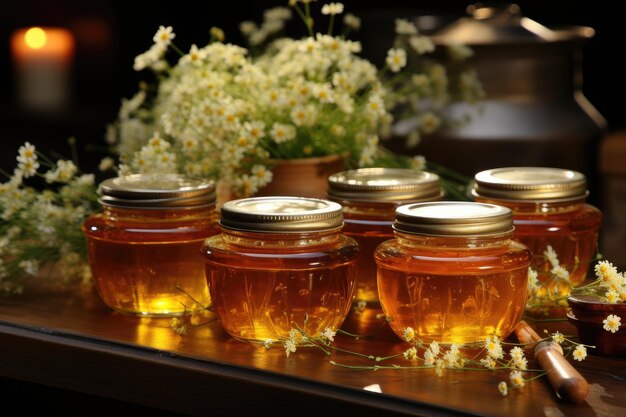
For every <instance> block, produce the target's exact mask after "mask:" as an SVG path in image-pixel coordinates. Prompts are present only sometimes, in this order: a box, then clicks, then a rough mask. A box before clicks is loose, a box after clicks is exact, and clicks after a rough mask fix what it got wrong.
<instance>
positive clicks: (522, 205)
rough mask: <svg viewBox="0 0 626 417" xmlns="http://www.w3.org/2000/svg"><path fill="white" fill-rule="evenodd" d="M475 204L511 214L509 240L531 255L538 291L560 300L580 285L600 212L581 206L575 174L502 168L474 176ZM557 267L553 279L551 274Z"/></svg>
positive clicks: (581, 189)
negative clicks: (512, 227)
mask: <svg viewBox="0 0 626 417" xmlns="http://www.w3.org/2000/svg"><path fill="white" fill-rule="evenodd" d="M474 179H475V184H474V187H473V189H472V195H473V197H474V200H475V201H478V202H485V203H493V204H500V205H503V206H506V207H508V208H510V209H511V210H512V211H513V222H514V224H515V232H514V237H515V239H517V240H519V241H520V242H522V243H523V244H525V245H526V246H528V247H529V248H530V250H531V251H532V253H533V263H532V268H533V269H535V270H536V271H537V273H538V279H539V281H540V282H541V283H542V284H543V286H544V288H542V289H541V291H550V292H552V291H554V289H555V288H556V289H557V291H558V292H559V293H560V294H561V295H567V294H568V293H569V290H570V287H571V285H573V286H578V285H580V284H581V283H582V282H583V281H584V280H585V277H586V274H587V271H588V269H589V267H590V265H591V263H592V262H593V260H594V259H595V255H596V253H597V243H598V233H599V230H600V227H601V224H602V213H601V212H600V211H599V210H598V209H597V208H596V207H594V206H591V205H589V204H587V203H586V197H587V194H588V192H587V183H586V178H585V176H584V175H583V174H582V173H580V172H577V171H572V170H567V169H561V168H550V167H504V168H496V169H490V170H486V171H482V172H479V173H477V174H476V175H475V178H474ZM556 267H560V268H561V269H559V270H558V271H559V274H560V275H562V274H565V271H566V275H567V277H561V276H560V275H559V274H556V273H555V272H556V271H557V269H555V268H556Z"/></svg>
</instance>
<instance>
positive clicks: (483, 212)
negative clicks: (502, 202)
mask: <svg viewBox="0 0 626 417" xmlns="http://www.w3.org/2000/svg"><path fill="white" fill-rule="evenodd" d="M393 228H394V230H397V231H399V232H404V233H412V234H419V235H432V236H459V237H465V236H487V235H498V234H503V233H511V232H512V231H513V214H512V212H511V210H510V209H508V208H506V207H502V206H497V205H494V204H483V203H473V202H464V201H440V202H430V203H416V204H405V205H403V206H400V207H398V208H397V209H396V220H395V222H394V224H393Z"/></svg>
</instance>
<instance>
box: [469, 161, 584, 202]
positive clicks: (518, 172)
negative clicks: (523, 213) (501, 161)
mask: <svg viewBox="0 0 626 417" xmlns="http://www.w3.org/2000/svg"><path fill="white" fill-rule="evenodd" d="M474 181H475V184H474V186H473V188H472V195H473V196H475V197H482V198H491V199H496V200H506V201H534V202H558V201H568V200H576V199H581V198H584V197H585V196H586V195H587V180H586V178H585V176H584V175H583V174H581V173H580V172H577V171H572V170H568V169H561V168H545V167H506V168H496V169H489V170H486V171H482V172H479V173H478V174H476V175H475V176H474Z"/></svg>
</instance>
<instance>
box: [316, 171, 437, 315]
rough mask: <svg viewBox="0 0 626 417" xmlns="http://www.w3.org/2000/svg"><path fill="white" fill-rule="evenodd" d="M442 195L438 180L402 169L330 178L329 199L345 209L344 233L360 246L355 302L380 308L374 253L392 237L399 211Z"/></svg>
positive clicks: (353, 173)
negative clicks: (408, 205) (400, 208)
mask: <svg viewBox="0 0 626 417" xmlns="http://www.w3.org/2000/svg"><path fill="white" fill-rule="evenodd" d="M442 196H443V192H442V190H441V186H440V183H439V177H438V176H437V175H436V174H431V173H428V172H424V171H415V170H412V169H400V168H361V169H354V170H350V171H343V172H338V173H336V174H333V175H331V176H330V177H329V178H328V199H329V200H331V201H335V202H337V203H339V204H341V206H342V207H343V215H344V228H343V233H344V234H346V235H348V236H350V237H353V238H354V239H355V240H356V241H357V242H358V244H359V247H360V252H359V256H358V260H357V283H356V295H355V303H359V302H363V301H364V302H366V303H367V304H366V305H367V307H370V308H374V309H378V308H380V302H379V299H378V285H377V284H376V262H374V250H375V249H376V247H377V246H378V245H379V244H381V243H382V242H384V241H386V240H388V239H391V238H392V237H393V227H392V225H393V221H394V219H395V215H396V208H397V207H399V206H401V205H404V204H408V203H417V202H423V201H433V200H438V199H440V198H441V197H442Z"/></svg>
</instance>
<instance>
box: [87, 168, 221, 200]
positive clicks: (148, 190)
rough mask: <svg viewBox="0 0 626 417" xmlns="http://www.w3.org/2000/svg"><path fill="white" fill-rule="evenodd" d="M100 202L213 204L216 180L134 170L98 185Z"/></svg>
mask: <svg viewBox="0 0 626 417" xmlns="http://www.w3.org/2000/svg"><path fill="white" fill-rule="evenodd" d="M99 193H100V195H101V197H100V200H99V201H100V204H102V205H104V206H112V207H128V208H143V209H163V208H166V209H167V208H172V209H173V208H198V207H202V206H207V205H211V204H215V183H214V182H213V181H211V180H207V179H205V178H195V177H187V176H184V175H179V174H134V175H128V176H124V177H116V178H109V179H107V180H104V181H103V182H102V183H100V185H99Z"/></svg>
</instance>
